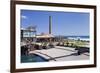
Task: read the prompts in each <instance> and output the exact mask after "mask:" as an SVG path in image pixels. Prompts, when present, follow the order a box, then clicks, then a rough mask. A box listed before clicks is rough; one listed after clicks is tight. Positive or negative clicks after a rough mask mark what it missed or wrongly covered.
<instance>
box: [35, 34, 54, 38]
mask: <svg viewBox="0 0 100 73" xmlns="http://www.w3.org/2000/svg"><path fill="white" fill-rule="evenodd" d="M51 37H54V36H53V35H52V34H43V35H37V36H36V38H51Z"/></svg>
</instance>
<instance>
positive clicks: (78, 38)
mask: <svg viewBox="0 0 100 73" xmlns="http://www.w3.org/2000/svg"><path fill="white" fill-rule="evenodd" d="M58 37H59V36H58ZM60 37H62V38H64V39H74V40H83V41H89V40H90V36H60Z"/></svg>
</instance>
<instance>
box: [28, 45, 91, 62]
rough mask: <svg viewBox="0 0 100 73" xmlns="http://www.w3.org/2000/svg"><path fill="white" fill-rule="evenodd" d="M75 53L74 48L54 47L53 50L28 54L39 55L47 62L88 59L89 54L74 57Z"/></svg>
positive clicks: (35, 51)
mask: <svg viewBox="0 0 100 73" xmlns="http://www.w3.org/2000/svg"><path fill="white" fill-rule="evenodd" d="M76 52H77V51H76V50H75V48H71V47H60V46H55V48H50V49H42V50H34V51H30V52H29V53H30V54H37V55H40V56H42V57H44V58H45V59H47V60H49V61H69V60H70V61H71V60H88V59H89V57H90V56H89V53H84V54H81V55H76Z"/></svg>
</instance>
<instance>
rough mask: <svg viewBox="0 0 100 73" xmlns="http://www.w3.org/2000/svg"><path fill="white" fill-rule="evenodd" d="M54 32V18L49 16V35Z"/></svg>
mask: <svg viewBox="0 0 100 73" xmlns="http://www.w3.org/2000/svg"><path fill="white" fill-rule="evenodd" d="M51 30H52V18H51V16H49V34H51V32H52V31H51Z"/></svg>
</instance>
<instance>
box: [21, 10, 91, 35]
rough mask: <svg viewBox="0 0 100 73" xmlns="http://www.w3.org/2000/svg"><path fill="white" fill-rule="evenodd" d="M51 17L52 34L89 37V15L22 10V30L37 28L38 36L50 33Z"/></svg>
mask: <svg viewBox="0 0 100 73" xmlns="http://www.w3.org/2000/svg"><path fill="white" fill-rule="evenodd" d="M49 16H51V17H52V34H53V35H64V36H72V35H75V36H88V35H89V25H90V24H89V20H90V19H89V16H90V15H89V13H82V12H55V11H54V12H53V11H52V12H50V11H35V10H21V28H27V27H28V26H36V27H37V28H36V30H37V34H41V33H48V32H49Z"/></svg>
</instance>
